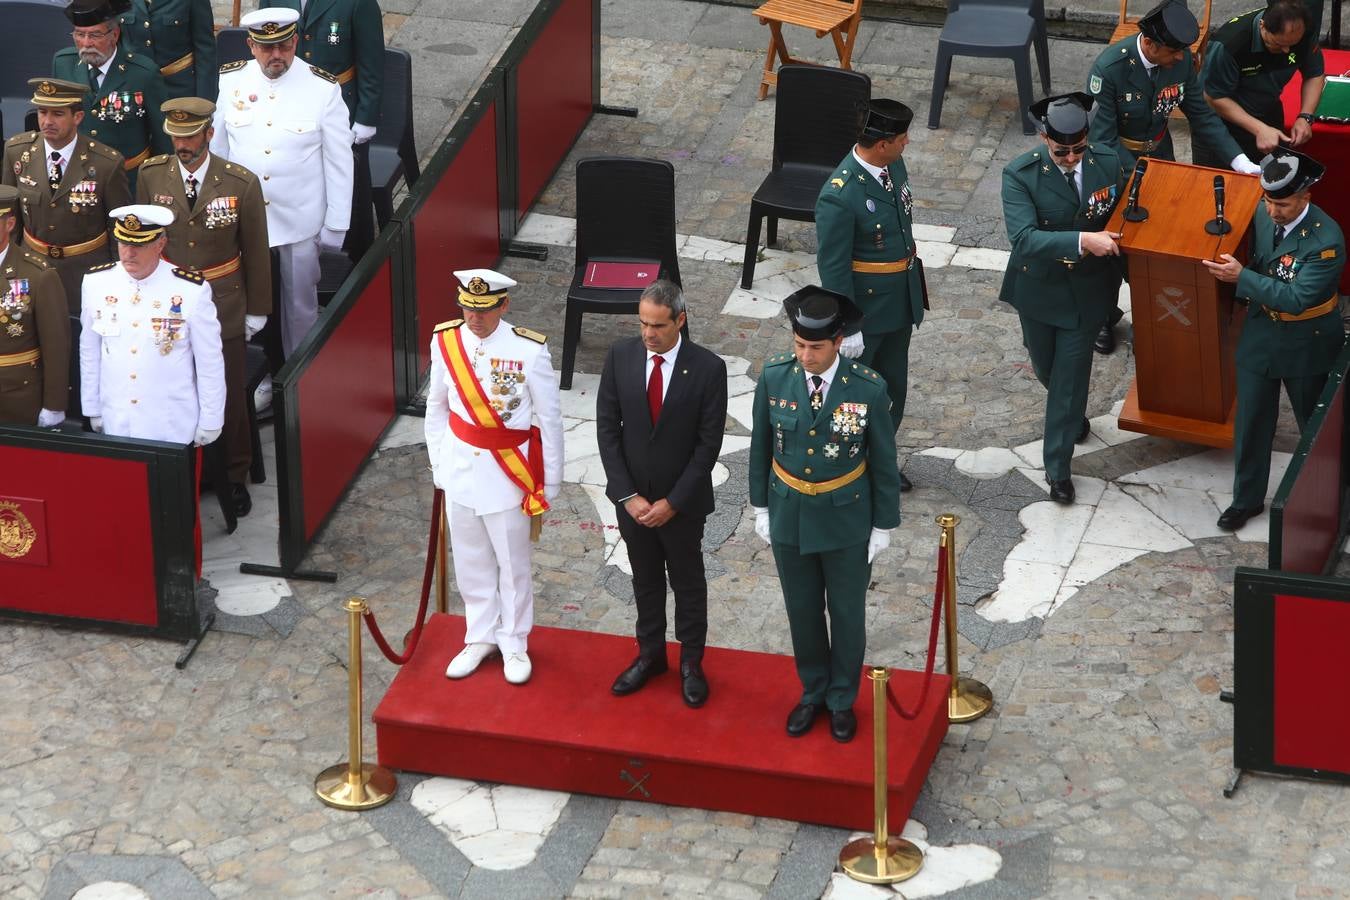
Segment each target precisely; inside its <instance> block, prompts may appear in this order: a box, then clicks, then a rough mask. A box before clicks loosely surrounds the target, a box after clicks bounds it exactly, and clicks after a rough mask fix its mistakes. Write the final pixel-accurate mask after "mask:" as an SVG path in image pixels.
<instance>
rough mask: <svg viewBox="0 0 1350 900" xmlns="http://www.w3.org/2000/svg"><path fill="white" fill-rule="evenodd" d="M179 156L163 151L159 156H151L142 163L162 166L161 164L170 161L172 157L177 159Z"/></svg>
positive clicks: (143, 164)
mask: <svg viewBox="0 0 1350 900" xmlns="http://www.w3.org/2000/svg"><path fill="white" fill-rule="evenodd" d="M177 158H178V157H177V156H174V155H173V154H172V153H161V154H160V155H159V156H152V157H150V158H149V159H147V160H146V161H145V162H143V163H141V165H142V166H160V165H163V164H164V163H166V162H168V161H169V160H171V159H177Z"/></svg>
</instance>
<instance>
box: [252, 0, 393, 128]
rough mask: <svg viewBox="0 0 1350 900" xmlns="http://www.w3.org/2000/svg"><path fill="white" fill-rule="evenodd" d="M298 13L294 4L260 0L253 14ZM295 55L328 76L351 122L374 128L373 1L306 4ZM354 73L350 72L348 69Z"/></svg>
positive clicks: (377, 80) (380, 83) (379, 39)
mask: <svg viewBox="0 0 1350 900" xmlns="http://www.w3.org/2000/svg"><path fill="white" fill-rule="evenodd" d="M274 6H276V7H285V8H286V9H293V10H295V11H296V12H300V0H262V2H261V3H259V5H258V8H259V9H267V8H268V7H274ZM298 27H299V33H300V42H299V44H298V45H297V46H296V55H297V57H298V58H299V59H303V60H304V61H305V62H307V63H309V64H310V65H311V66H318V67H319V68H320V69H323V70H324V71H326V72H331V73H332V74H333V75H334V76H335V77H336V78H337V79H338V84H340V85H342V99H343V101H344V102H346V104H347V109H348V110H349V111H350V112H351V114H352V121H353V122H360V123H361V124H362V125H378V124H379V121H380V97H381V96H382V94H383V93H384V19H383V17H381V15H380V7H379V4H378V3H376V2H375V0H309V3H307V4H306V6H305V10H304V11H303V12H300V22H299V25H298ZM353 68H355V70H356V71H355V72H353V73H352V75H354V76H355V77H351V76H349V75H348V74H347V72H348V70H350V69H353Z"/></svg>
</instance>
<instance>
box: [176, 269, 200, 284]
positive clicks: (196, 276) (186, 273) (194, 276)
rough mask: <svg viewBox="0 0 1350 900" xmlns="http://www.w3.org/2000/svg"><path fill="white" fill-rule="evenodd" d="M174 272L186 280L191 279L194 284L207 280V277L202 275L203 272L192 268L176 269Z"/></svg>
mask: <svg viewBox="0 0 1350 900" xmlns="http://www.w3.org/2000/svg"><path fill="white" fill-rule="evenodd" d="M173 274H175V275H177V276H178V277H179V278H181V279H183V280H184V281H190V282H192V283H193V284H201V283H202V282H204V281H206V278H205V277H204V276H203V275H202V273H201V272H194V271H192V270H191V269H174V270H173Z"/></svg>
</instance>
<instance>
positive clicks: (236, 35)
mask: <svg viewBox="0 0 1350 900" xmlns="http://www.w3.org/2000/svg"><path fill="white" fill-rule="evenodd" d="M247 38H248V29H247V28H240V27H239V26H237V25H235V26H232V27H229V28H222V29H220V31H217V32H216V64H217V65H221V66H223V65H225V64H226V63H232V62H238V61H239V60H241V59H252V58H253V53H252V51H250V50H249V49H248V44H247V43H245V40H246V39H247Z"/></svg>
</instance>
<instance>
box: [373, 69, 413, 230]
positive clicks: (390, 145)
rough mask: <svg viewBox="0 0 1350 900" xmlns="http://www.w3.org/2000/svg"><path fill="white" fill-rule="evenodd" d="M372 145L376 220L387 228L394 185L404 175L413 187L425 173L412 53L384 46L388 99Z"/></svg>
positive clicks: (392, 213) (385, 97)
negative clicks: (416, 125) (416, 127)
mask: <svg viewBox="0 0 1350 900" xmlns="http://www.w3.org/2000/svg"><path fill="white" fill-rule="evenodd" d="M375 127H376V131H375V137H374V138H372V139H371V141H370V144H369V145H368V146H369V147H370V185H371V192H372V194H373V197H374V201H375V219H376V221H377V222H378V223H379V227H380V228H384V226H385V225H386V224H388V222H389V220H390V219H391V218H393V216H394V185H396V184H397V183H398V180H399V179H400V178H402V179H403V180H404V182H406V183H407V185H408V188H409V189H411V188H412V186H413V183H414V182H416V181H417V179H418V178H419V177H420V176H421V174H422V170H421V167H420V166H419V165H418V163H417V147H416V145H415V144H414V142H413V117H412V56H411V55H410V54H409V53H408V51H406V50H396V49H394V48H393V47H386V48H385V49H384V100H383V102H382V103H381V104H380V121H379V122H377V123H376V126H375Z"/></svg>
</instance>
